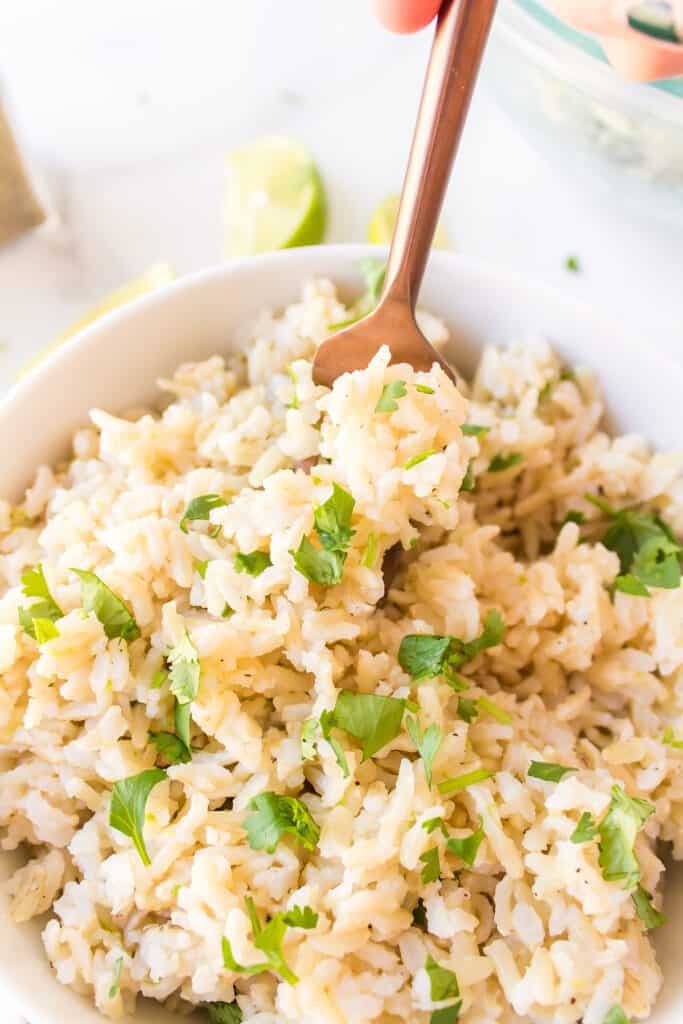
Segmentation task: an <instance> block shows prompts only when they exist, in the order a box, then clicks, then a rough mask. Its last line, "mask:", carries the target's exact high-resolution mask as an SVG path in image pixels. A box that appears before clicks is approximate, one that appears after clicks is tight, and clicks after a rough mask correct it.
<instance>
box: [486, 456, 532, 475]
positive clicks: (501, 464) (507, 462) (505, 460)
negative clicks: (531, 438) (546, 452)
mask: <svg viewBox="0 0 683 1024" xmlns="http://www.w3.org/2000/svg"><path fill="white" fill-rule="evenodd" d="M523 459H524V456H523V455H522V453H521V452H510V454H509V455H503V454H502V452H498V454H497V455H494V456H493V458H492V459H491V461H490V462H489V469H488V471H489V473H503V472H504V471H505V470H506V469H512V467H513V466H518V465H519V463H520V462H522V461H523Z"/></svg>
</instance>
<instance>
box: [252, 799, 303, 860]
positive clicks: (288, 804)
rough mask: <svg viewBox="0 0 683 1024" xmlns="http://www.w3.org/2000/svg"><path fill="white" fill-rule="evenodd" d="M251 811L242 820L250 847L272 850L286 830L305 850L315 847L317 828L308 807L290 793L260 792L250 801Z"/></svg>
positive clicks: (271, 851) (268, 851) (270, 851)
mask: <svg viewBox="0 0 683 1024" xmlns="http://www.w3.org/2000/svg"><path fill="white" fill-rule="evenodd" d="M249 810H250V811H252V812H253V813H252V814H250V815H249V817H247V818H246V819H245V821H244V826H243V827H244V830H245V831H246V833H247V839H248V841H249V846H250V847H251V848H252V850H265V851H266V852H267V853H274V851H275V848H276V846H277V844H278V843H279V842H280V840H281V839H282V837H283V835H285V833H289V834H290V835H293V836H294V837H295V838H296V840H297V842H299V843H301V845H302V846H303V847H304V848H305V849H306V850H314V849H315V847H316V846H317V843H318V839H319V837H320V829H319V828H318V826H317V824H316V823H315V821H314V820H313V818H312V816H311V814H310V812H309V810H308V808H307V807H306V805H305V804H303V803H302V802H301V800H297V798H296V797H293V796H278V795H277V793H271V792H266V793H259V795H258V796H256V797H254V798H253V799H252V800H250V801H249Z"/></svg>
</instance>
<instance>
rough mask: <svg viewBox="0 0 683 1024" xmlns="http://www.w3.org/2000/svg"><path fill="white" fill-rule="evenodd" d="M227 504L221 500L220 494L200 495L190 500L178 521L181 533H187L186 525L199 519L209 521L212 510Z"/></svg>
mask: <svg viewBox="0 0 683 1024" xmlns="http://www.w3.org/2000/svg"><path fill="white" fill-rule="evenodd" d="M227 504H228V503H227V501H226V500H225V498H221V496H220V494H200V495H199V497H198V498H193V499H192V501H191V502H190V504H189V505H188V506H187V508H186V509H185V511H184V512H183V518H182V519H181V520H180V529H181V530H182V531H183V533H188V529H187V524H188V523H191V522H194V521H196V520H199V519H210V518H211V512H212V510H213V509H214V508H223V506H224V505H227Z"/></svg>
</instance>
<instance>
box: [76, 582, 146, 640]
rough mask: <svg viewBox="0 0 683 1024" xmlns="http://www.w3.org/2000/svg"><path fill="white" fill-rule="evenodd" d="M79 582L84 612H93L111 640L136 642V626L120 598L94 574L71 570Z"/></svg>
mask: <svg viewBox="0 0 683 1024" xmlns="http://www.w3.org/2000/svg"><path fill="white" fill-rule="evenodd" d="M72 571H73V572H75V573H76V575H77V576H78V577H79V579H80V581H81V602H82V604H83V609H84V610H85V611H86V612H94V614H95V615H96V616H97V618H98V619H99V620H100V622H101V623H102V625H103V626H104V632H105V633H106V634H107V636H108V637H109V639H110V640H111V639H112V638H113V637H121V638H122V639H123V640H129V641H130V640H137V638H138V637H139V636H140V630H139V629H138V624H137V622H136V621H135V619H134V618H133V616H132V615H131V613H130V611H129V610H128V608H127V607H126V605H125V604H124V603H123V601H122V600H121V598H120V597H117V596H116V594H115V593H114V592H113V590H110V589H109V587H108V586H107V585H106V583H103V582H102V580H101V579H100V578H99V576H96V575H95V573H94V572H85V571H84V570H82V569H73V570H72Z"/></svg>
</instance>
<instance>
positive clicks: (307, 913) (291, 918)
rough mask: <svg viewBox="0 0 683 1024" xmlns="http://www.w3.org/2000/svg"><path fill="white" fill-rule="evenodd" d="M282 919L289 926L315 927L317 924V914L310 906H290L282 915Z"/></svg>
mask: <svg viewBox="0 0 683 1024" xmlns="http://www.w3.org/2000/svg"><path fill="white" fill-rule="evenodd" d="M282 920H283V921H284V922H285V924H286V925H289V927H290V928H307V929H311V928H315V927H316V925H317V924H318V915H317V914H316V912H315V910H313V908H312V907H292V909H291V910H288V911H287V912H286V913H285V914H283V915H282Z"/></svg>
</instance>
